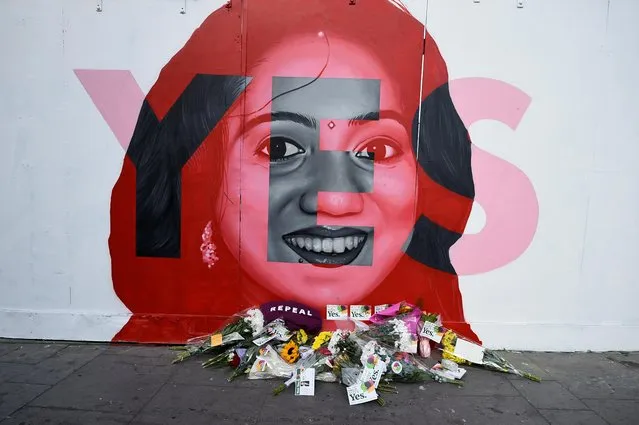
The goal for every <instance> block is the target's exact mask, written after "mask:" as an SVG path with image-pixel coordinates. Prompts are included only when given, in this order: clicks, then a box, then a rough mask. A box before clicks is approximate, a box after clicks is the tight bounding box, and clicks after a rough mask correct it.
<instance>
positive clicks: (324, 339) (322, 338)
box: [311, 331, 333, 350]
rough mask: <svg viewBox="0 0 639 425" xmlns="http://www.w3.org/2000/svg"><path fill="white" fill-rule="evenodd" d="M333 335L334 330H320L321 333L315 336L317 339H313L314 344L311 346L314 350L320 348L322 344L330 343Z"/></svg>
mask: <svg viewBox="0 0 639 425" xmlns="http://www.w3.org/2000/svg"><path fill="white" fill-rule="evenodd" d="M331 336H333V332H328V331H324V332H320V333H319V335H317V336H316V337H315V340H313V346H312V347H311V348H312V349H313V350H319V349H320V347H321V346H322V345H325V344H328V342H329V341H330V340H331Z"/></svg>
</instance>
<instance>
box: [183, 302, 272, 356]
mask: <svg viewBox="0 0 639 425" xmlns="http://www.w3.org/2000/svg"><path fill="white" fill-rule="evenodd" d="M263 326H264V315H263V314H262V312H261V311H260V309H259V308H257V307H252V308H249V309H247V310H244V311H242V312H240V313H237V314H235V315H233V316H232V317H231V318H230V319H229V320H228V321H227V322H226V324H225V325H224V326H222V328H221V329H218V330H217V331H216V332H214V333H212V334H209V335H205V336H200V337H196V338H191V339H190V340H188V341H187V343H186V345H184V346H178V347H173V348H172V349H173V350H174V351H179V353H178V355H177V357H176V358H175V360H173V363H180V362H183V361H185V360H186V359H188V358H191V357H194V356H197V355H201V354H209V353H212V354H220V353H222V352H224V351H226V348H225V347H228V346H229V345H235V344H237V343H238V342H239V341H245V340H248V339H250V338H252V337H254V336H255V335H257V334H259V333H260V332H261V331H262V328H263ZM234 343H235V344H234Z"/></svg>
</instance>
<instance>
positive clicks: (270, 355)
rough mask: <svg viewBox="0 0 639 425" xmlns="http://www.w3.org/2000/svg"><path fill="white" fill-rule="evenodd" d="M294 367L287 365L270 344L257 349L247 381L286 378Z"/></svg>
mask: <svg viewBox="0 0 639 425" xmlns="http://www.w3.org/2000/svg"><path fill="white" fill-rule="evenodd" d="M294 370H295V365H292V364H289V363H287V362H286V361H285V360H284V359H283V358H282V357H281V356H280V355H279V354H278V353H277V350H275V349H274V348H273V347H272V346H271V345H270V344H267V345H265V346H263V347H260V348H258V351H257V355H256V358H255V361H254V362H253V366H251V369H250V370H249V373H248V379H272V378H288V377H289V376H291V374H292V373H293V371H294Z"/></svg>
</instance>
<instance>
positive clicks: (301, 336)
mask: <svg viewBox="0 0 639 425" xmlns="http://www.w3.org/2000/svg"><path fill="white" fill-rule="evenodd" d="M295 341H296V342H297V343H298V344H299V345H302V344H306V341H308V335H307V334H306V331H304V329H300V330H299V331H297V332H296V333H295Z"/></svg>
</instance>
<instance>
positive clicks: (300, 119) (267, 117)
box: [245, 110, 402, 131]
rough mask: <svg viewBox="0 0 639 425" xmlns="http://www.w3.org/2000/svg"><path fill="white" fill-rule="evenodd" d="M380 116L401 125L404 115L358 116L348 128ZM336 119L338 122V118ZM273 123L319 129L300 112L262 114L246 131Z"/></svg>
mask: <svg viewBox="0 0 639 425" xmlns="http://www.w3.org/2000/svg"><path fill="white" fill-rule="evenodd" d="M380 116H381V117H382V119H391V120H393V121H397V122H399V123H401V122H402V115H401V114H400V113H399V112H397V111H393V110H382V111H379V112H366V113H363V114H360V115H356V116H354V117H352V118H350V119H349V121H348V126H349V127H353V126H359V125H364V124H366V123H367V121H379V120H380ZM335 119H336V120H337V119H338V118H335ZM271 121H292V122H294V123H297V124H301V125H303V126H305V127H308V128H311V129H317V127H318V122H317V120H316V119H315V118H314V117H312V116H310V115H306V114H301V113H299V112H288V111H276V112H271V113H270V114H262V115H259V116H257V117H255V118H252V119H250V120H249V121H248V122H247V123H246V130H245V131H248V130H250V129H252V128H253V127H255V126H258V125H260V124H265V123H268V122H271Z"/></svg>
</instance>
